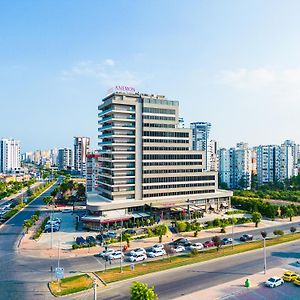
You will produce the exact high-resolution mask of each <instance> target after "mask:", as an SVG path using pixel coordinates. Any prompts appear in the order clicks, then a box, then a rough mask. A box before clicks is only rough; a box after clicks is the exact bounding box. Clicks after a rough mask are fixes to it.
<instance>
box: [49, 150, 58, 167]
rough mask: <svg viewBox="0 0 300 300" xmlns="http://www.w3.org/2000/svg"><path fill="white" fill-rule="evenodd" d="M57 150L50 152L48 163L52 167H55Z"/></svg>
mask: <svg viewBox="0 0 300 300" xmlns="http://www.w3.org/2000/svg"><path fill="white" fill-rule="evenodd" d="M57 158H58V150H57V149H56V148H54V149H51V150H50V162H51V165H52V166H56V165H57Z"/></svg>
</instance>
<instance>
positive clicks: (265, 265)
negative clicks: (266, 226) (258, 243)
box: [261, 231, 267, 274]
mask: <svg viewBox="0 0 300 300" xmlns="http://www.w3.org/2000/svg"><path fill="white" fill-rule="evenodd" d="M261 236H262V238H263V240H264V274H266V273H267V253H266V237H267V232H266V231H262V232H261Z"/></svg>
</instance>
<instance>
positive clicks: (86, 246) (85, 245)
mask: <svg viewBox="0 0 300 300" xmlns="http://www.w3.org/2000/svg"><path fill="white" fill-rule="evenodd" d="M95 246H96V243H87V244H80V245H78V244H73V245H72V249H73V250H75V249H81V248H89V247H95Z"/></svg>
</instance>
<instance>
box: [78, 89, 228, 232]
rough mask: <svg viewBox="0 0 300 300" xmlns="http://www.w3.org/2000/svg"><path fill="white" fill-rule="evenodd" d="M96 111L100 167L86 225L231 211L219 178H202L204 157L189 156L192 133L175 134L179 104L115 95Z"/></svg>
mask: <svg viewBox="0 0 300 300" xmlns="http://www.w3.org/2000/svg"><path fill="white" fill-rule="evenodd" d="M98 109H99V125H100V126H99V139H100V140H99V146H100V150H99V154H100V155H101V156H100V158H99V161H100V164H101V165H100V170H99V178H98V191H97V193H96V194H90V195H89V194H88V197H87V216H85V217H84V218H82V220H83V221H84V222H85V224H86V223H89V222H90V223H93V222H94V226H99V224H101V222H102V223H109V222H115V221H116V220H128V219H130V218H132V217H134V216H135V217H138V216H141V215H144V216H145V211H148V212H150V211H151V212H159V216H161V214H171V213H172V212H175V211H177V210H180V209H183V210H186V211H190V209H191V208H190V206H191V205H193V209H195V210H205V211H206V210H208V209H209V208H210V209H220V208H221V207H228V206H230V196H231V195H232V192H230V191H223V190H218V176H217V172H204V169H205V151H196V150H191V148H192V135H191V129H190V128H179V103H178V101H170V100H167V99H166V98H165V97H164V96H158V95H148V94H140V93H124V92H113V93H112V94H109V95H108V96H107V97H105V98H104V99H103V100H102V104H100V105H99V108H98ZM172 209H174V211H172ZM146 215H147V213H146ZM97 224H98V225H97Z"/></svg>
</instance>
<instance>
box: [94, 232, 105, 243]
mask: <svg viewBox="0 0 300 300" xmlns="http://www.w3.org/2000/svg"><path fill="white" fill-rule="evenodd" d="M96 240H97V241H99V242H100V243H102V242H103V240H104V238H103V236H102V234H98V235H97V236H96Z"/></svg>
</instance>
